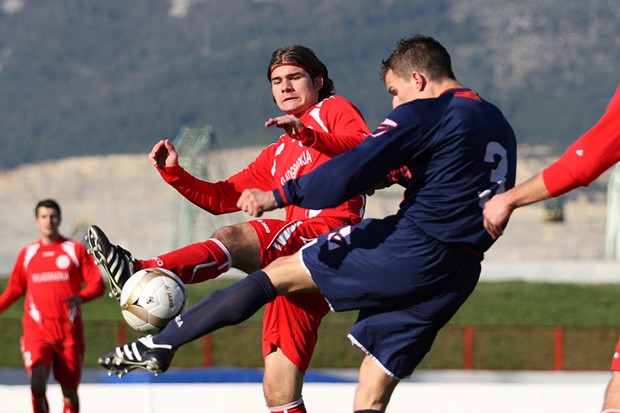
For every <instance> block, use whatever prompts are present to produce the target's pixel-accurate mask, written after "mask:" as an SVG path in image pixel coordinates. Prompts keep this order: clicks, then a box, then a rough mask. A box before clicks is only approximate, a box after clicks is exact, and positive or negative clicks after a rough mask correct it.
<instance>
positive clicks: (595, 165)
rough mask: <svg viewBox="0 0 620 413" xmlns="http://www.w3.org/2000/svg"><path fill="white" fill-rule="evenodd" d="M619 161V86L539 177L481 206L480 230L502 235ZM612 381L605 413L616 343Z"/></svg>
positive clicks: (619, 396) (619, 352)
mask: <svg viewBox="0 0 620 413" xmlns="http://www.w3.org/2000/svg"><path fill="white" fill-rule="evenodd" d="M618 161H620V85H619V86H618V88H617V89H616V93H615V94H614V95H613V97H612V98H611V101H610V102H609V104H608V105H607V110H606V111H605V113H604V114H603V116H602V117H601V119H600V120H599V121H598V122H597V123H596V124H595V125H594V126H592V128H590V130H588V131H587V132H586V133H585V134H583V135H582V136H581V137H580V138H579V139H577V140H576V141H575V142H573V143H572V144H571V145H570V146H569V147H568V148H567V149H566V151H565V152H564V154H563V155H562V156H561V157H560V158H558V159H557V160H556V161H555V162H554V163H552V164H551V165H549V166H547V167H546V168H545V169H544V170H543V171H542V172H541V173H539V174H537V175H535V176H534V177H532V178H530V179H529V180H527V181H525V182H523V183H521V184H520V185H517V186H516V187H514V188H513V189H511V190H510V191H508V192H505V193H503V194H498V195H495V196H494V197H493V198H491V200H490V201H488V202H487V203H486V204H485V207H484V211H483V216H484V226H485V228H486V229H487V231H488V232H489V234H490V235H491V236H492V237H493V238H498V237H499V236H501V235H502V233H503V229H504V228H505V227H506V224H507V223H508V219H509V218H510V215H511V214H512V212H513V211H514V210H515V209H517V208H519V207H522V206H525V205H529V204H533V203H535V202H538V201H543V200H545V199H549V198H552V197H557V196H560V195H563V194H565V193H567V192H569V191H572V190H573V189H575V188H578V187H581V186H588V185H589V184H590V183H592V182H593V181H594V180H595V179H596V178H598V177H599V176H600V175H601V174H602V173H603V172H605V171H606V170H607V169H609V168H610V167H611V166H613V165H614V164H616V163H617V162H618ZM611 370H612V377H611V380H610V381H609V384H608V386H607V390H606V392H605V401H604V404H603V409H604V412H605V413H620V340H619V341H618V344H617V346H616V352H615V354H614V358H613V360H612V363H611Z"/></svg>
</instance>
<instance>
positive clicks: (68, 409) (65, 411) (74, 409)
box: [62, 402, 80, 413]
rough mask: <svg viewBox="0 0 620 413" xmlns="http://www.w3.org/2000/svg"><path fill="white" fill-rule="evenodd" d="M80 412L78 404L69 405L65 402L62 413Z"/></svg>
mask: <svg viewBox="0 0 620 413" xmlns="http://www.w3.org/2000/svg"><path fill="white" fill-rule="evenodd" d="M79 411H80V403H76V404H69V403H67V402H65V404H64V406H63V408H62V413H78V412H79Z"/></svg>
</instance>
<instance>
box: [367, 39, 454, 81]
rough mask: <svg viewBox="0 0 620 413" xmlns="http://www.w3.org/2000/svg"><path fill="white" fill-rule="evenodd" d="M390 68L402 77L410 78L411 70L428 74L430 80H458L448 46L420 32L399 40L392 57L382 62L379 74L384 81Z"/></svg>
mask: <svg viewBox="0 0 620 413" xmlns="http://www.w3.org/2000/svg"><path fill="white" fill-rule="evenodd" d="M388 70H392V71H393V72H394V74H396V75H397V76H398V77H402V78H408V77H409V76H411V72H413V71H419V72H422V73H424V74H425V75H426V76H428V78H429V80H442V79H446V78H448V79H454V80H456V77H455V76H454V72H453V71H452V60H451V59H450V54H449V53H448V51H447V50H446V48H445V47H443V45H442V44H441V43H439V42H438V41H437V40H435V39H433V38H432V37H428V36H422V35H420V34H417V35H415V36H412V37H406V38H404V39H401V40H399V41H398V43H397V44H396V48H395V49H394V51H393V52H392V54H391V55H390V57H388V58H387V60H383V61H382V62H381V69H380V71H379V75H380V76H381V80H382V81H384V82H385V75H386V73H387V72H388Z"/></svg>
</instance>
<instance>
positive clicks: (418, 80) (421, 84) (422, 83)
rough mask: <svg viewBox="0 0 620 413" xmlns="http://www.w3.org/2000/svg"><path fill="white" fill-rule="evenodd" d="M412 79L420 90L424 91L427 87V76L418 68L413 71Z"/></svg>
mask: <svg viewBox="0 0 620 413" xmlns="http://www.w3.org/2000/svg"><path fill="white" fill-rule="evenodd" d="M411 80H412V82H413V83H414V84H415V87H416V89H417V90H418V91H422V90H424V88H425V87H426V77H425V76H424V75H423V74H422V73H420V72H418V71H417V70H414V71H413V72H412V73H411Z"/></svg>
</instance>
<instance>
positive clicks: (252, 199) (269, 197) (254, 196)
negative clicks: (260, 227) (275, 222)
mask: <svg viewBox="0 0 620 413" xmlns="http://www.w3.org/2000/svg"><path fill="white" fill-rule="evenodd" d="M237 207H238V208H239V209H240V210H241V211H243V212H246V213H248V214H250V215H252V216H254V217H257V218H258V217H260V216H261V215H263V212H265V211H273V210H274V209H276V208H277V207H278V205H277V203H276V199H275V197H274V196H273V192H272V191H268V192H266V191H261V190H260V189H244V190H243V192H242V193H241V196H240V197H239V201H238V202H237Z"/></svg>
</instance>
